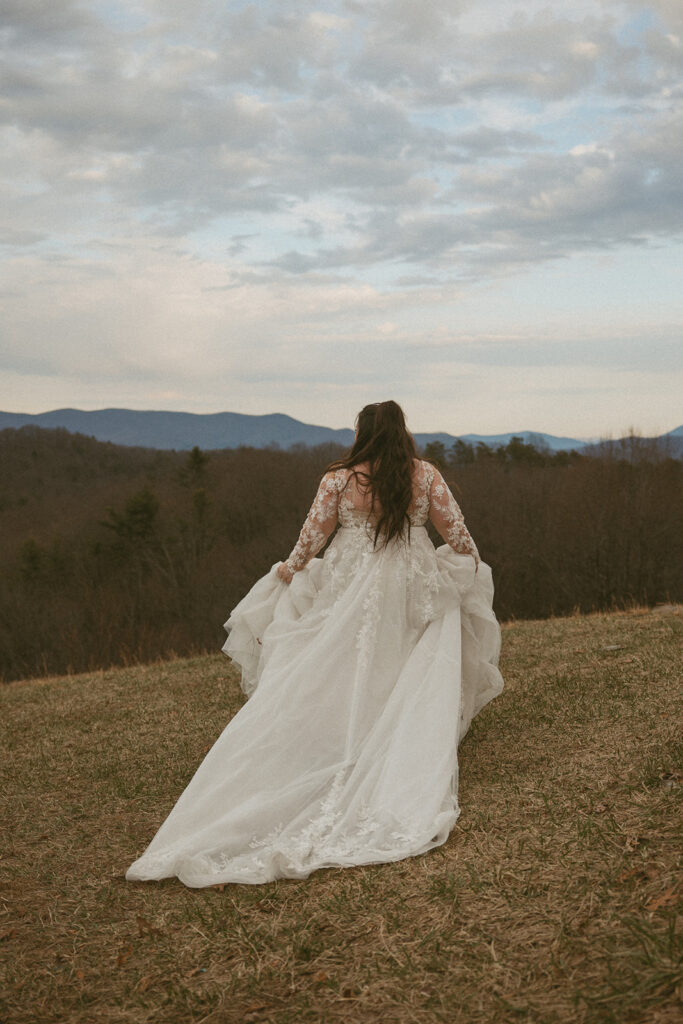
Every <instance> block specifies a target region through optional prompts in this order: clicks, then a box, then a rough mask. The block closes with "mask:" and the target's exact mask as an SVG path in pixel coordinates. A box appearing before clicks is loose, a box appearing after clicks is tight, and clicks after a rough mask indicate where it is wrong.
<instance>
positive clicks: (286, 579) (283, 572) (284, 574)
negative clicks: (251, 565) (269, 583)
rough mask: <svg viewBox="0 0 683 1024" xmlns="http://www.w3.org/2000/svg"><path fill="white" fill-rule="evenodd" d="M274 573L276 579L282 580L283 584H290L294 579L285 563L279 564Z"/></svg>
mask: <svg viewBox="0 0 683 1024" xmlns="http://www.w3.org/2000/svg"><path fill="white" fill-rule="evenodd" d="M275 572H276V574H277V578H278V579H279V580H282V582H283V583H291V582H292V580H293V579H294V573H293V572H292V570H291V569H290V568H289V566H288V565H287V563H286V562H280V564H279V565H278V567H277V569H276V570H275Z"/></svg>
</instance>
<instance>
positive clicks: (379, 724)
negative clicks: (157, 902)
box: [126, 527, 503, 886]
mask: <svg viewBox="0 0 683 1024" xmlns="http://www.w3.org/2000/svg"><path fill="white" fill-rule="evenodd" d="M278 564H279V563H278ZM276 569H277V565H276V566H273V568H272V569H271V571H270V572H269V573H268V574H267V575H266V576H264V577H263V578H262V579H261V580H259V581H258V582H257V583H256V584H255V586H254V587H253V588H252V589H251V591H250V592H249V593H248V594H247V596H246V597H245V598H244V599H243V600H242V601H241V602H240V604H239V605H238V606H237V607H236V608H235V609H234V611H233V612H232V614H231V616H230V618H229V619H228V621H227V623H226V629H227V630H228V631H229V635H228V639H227V641H226V644H225V646H224V648H223V650H224V652H225V653H226V654H227V655H229V656H230V657H231V658H232V659H233V661H234V662H235V663H236V664H237V665H239V666H240V668H241V672H242V687H243V689H244V692H245V693H246V694H247V696H248V697H249V700H248V701H247V702H246V703H245V705H244V706H243V708H242V709H241V710H240V711H239V712H238V714H237V715H236V716H235V717H234V718H233V719H232V721H231V722H229V724H228V725H227V726H226V728H225V729H224V731H223V732H222V734H221V736H220V737H219V738H218V740H217V741H216V743H215V744H214V746H213V747H212V749H211V750H210V751H209V753H208V755H207V756H206V758H205V759H204V761H203V762H202V764H201V765H200V767H199V769H198V771H197V773H196V774H195V776H194V777H193V779H192V780H191V782H190V783H189V785H188V787H187V789H186V790H185V792H184V793H183V794H182V796H181V797H180V799H179V801H178V803H177V804H176V806H175V807H174V808H173V810H172V811H171V813H170V815H169V817H168V818H167V819H166V821H165V822H164V824H163V825H162V827H161V828H160V830H159V832H158V833H157V835H156V836H155V837H154V839H153V841H152V843H151V844H150V846H149V847H148V848H147V850H146V851H145V853H144V854H143V855H142V857H140V858H139V859H138V860H137V861H135V863H134V864H133V865H131V867H130V868H129V870H128V872H127V875H126V877H127V878H128V879H131V880H133V879H137V880H151V879H160V878H165V877H169V876H172V875H176V876H177V877H178V878H180V880H181V881H183V882H184V883H185V884H186V885H189V886H206V885H215V884H217V883H222V882H242V883H262V882H267V881H270V880H273V879H275V878H279V877H296V878H304V877H306V876H307V875H309V874H310V873H311V872H312V871H314V870H316V869H318V868H323V867H329V866H349V865H353V864H366V863H373V862H383V861H392V860H398V859H401V858H403V857H408V856H414V855H416V854H420V853H424V852H426V851H427V850H429V849H431V848H433V847H435V846H438V845H440V844H441V843H443V842H445V840H446V839H447V837H448V834H449V832H450V831H451V829H452V827H453V825H454V824H455V821H456V820H457V818H458V816H459V814H460V808H459V805H458V799H457V794H458V757H457V750H458V744H459V742H460V741H461V740H462V738H463V736H464V735H465V734H466V732H467V730H468V728H469V726H470V723H471V721H472V719H473V717H474V716H475V715H476V714H478V713H479V711H481V709H482V708H483V707H484V706H485V705H486V704H487V703H488V702H489V701H490V700H491V699H492V698H493V697H495V696H496V695H497V694H499V693H500V692H501V690H502V688H503V680H502V678H501V675H500V672H499V671H498V667H497V665H498V657H499V652H500V628H499V626H498V623H497V621H496V618H495V616H494V614H493V611H492V599H493V582H492V578H491V570H490V568H489V567H488V566H487V565H486V564H485V563H483V562H482V563H481V564H480V566H479V570H478V572H477V573H476V575H475V572H474V560H473V559H472V558H471V557H470V556H469V555H459V554H456V553H455V552H454V551H453V550H452V549H451V548H449V547H448V546H446V545H444V546H443V547H440V548H438V549H437V550H435V549H434V547H433V545H432V543H431V541H430V540H429V538H428V536H427V533H426V530H424V528H422V527H417V528H414V529H413V530H411V540H410V544H403V543H401V542H398V541H396V542H392V543H391V544H390V545H388V546H387V547H386V548H383V549H379V550H373V548H372V545H371V544H369V543H368V535H367V531H366V530H364V529H360V528H358V529H353V528H346V529H340V530H339V531H338V533H337V535H336V536H335V538H334V540H333V541H332V543H331V545H330V546H329V548H328V550H327V552H326V554H325V557H324V558H322V559H314V560H313V561H312V562H310V563H309V564H308V566H307V567H306V568H305V569H303V570H302V571H301V572H299V573H297V575H296V576H295V578H294V580H293V581H292V583H291V584H290V585H289V586H288V585H286V584H284V583H282V582H281V581H280V580H279V579H278V577H277V575H276Z"/></svg>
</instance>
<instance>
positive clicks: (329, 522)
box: [285, 473, 339, 572]
mask: <svg viewBox="0 0 683 1024" xmlns="http://www.w3.org/2000/svg"><path fill="white" fill-rule="evenodd" d="M338 512H339V489H338V487H337V478H336V475H335V474H334V473H326V474H325V476H324V477H323V478H322V480H321V481H320V486H319V487H318V493H317V494H316V496H315V500H314V502H313V504H312V505H311V508H310V511H309V513H308V515H307V516H306V522H305V523H304V525H303V526H302V528H301V533H300V534H299V539H298V541H297V542H296V544H295V546H294V548H293V549H292V553H291V554H290V556H289V558H288V559H287V561H286V563H285V564H286V565H287V567H288V568H289V569H290V571H291V572H298V571H299V570H300V569H303V567H304V566H305V565H307V563H308V562H310V560H311V559H312V558H313V556H314V555H317V553H318V552H319V551H320V549H321V548H322V547H323V545H324V544H325V541H326V540H327V538H328V537H329V536H330V534H331V533H332V531H333V530H334V528H335V526H336V525H337V516H338Z"/></svg>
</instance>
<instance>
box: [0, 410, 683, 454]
mask: <svg viewBox="0 0 683 1024" xmlns="http://www.w3.org/2000/svg"><path fill="white" fill-rule="evenodd" d="M29 425H31V426H36V427H44V428H47V429H55V428H58V427H61V428H62V429H64V430H68V431H70V432H71V433H78V434H85V435H86V436H88V437H94V438H96V440H98V441H111V442H113V443H114V444H122V445H131V446H135V447H141V448H166V449H175V450H177V451H183V450H189V449H190V448H194V447H195V445H196V446H197V447H199V448H202V449H205V450H212V449H217V448H239V447H240V446H242V445H244V446H248V447H253V448H267V447H269V446H273V445H275V446H279V447H281V448H289V447H291V446H292V445H299V444H303V445H308V446H313V445H318V444H330V443H332V444H339V445H342V446H344V447H348V446H349V445H350V444H351V442H352V441H353V431H352V430H349V429H342V430H334V429H332V428H331V427H320V426H316V425H314V424H311V423H302V422H300V421H299V420H296V419H293V418H292V417H291V416H286V415H284V414H283V413H270V414H268V415H265V416H251V415H247V414H245V413H238V412H218V413H204V414H202V413H189V412H164V411H153V410H149V411H141V410H137V409H96V410H94V411H92V412H86V411H84V410H83V409H54V410H53V411H51V412H43V413H38V414H36V415H31V414H29V413H17V412H0V430H3V429H5V428H7V427H12V428H15V429H17V428H19V427H24V426H29ZM512 437H521V438H523V440H524V441H526V442H527V443H531V444H534V445H535V446H536V447H547V448H549V449H551V450H552V451H562V450H570V449H572V448H574V449H576V450H577V451H579V450H581V449H583V448H587V449H590V447H591V445H592V443H591V442H590V441H581V440H579V439H578V438H574V437H555V436H554V435H552V434H544V433H541V432H540V431H531V430H517V431H513V432H510V433H507V434H461V435H459V436H458V437H456V436H454V435H453V434H447V433H443V432H440V433H432V434H415V440H416V442H417V444H418V446H419V447H420V448H423V447H424V446H425V445H426V444H428V443H429V442H431V441H441V442H442V443H443V444H444V445H445V446H446V447H450V446H451V445H452V444H453V443H454V442H455V441H456V440H458V439H460V440H462V441H466V442H468V443H470V444H476V443H477V442H478V441H483V442H484V443H485V444H488V445H489V446H491V447H496V446H498V445H504V444H507V442H508V441H509V440H510V439H511V438H512ZM663 437H664V438H667V439H670V445H671V448H672V449H673V452H672V453H673V454H680V452H681V449H683V426H680V427H677V428H676V429H675V430H672V431H670V432H669V433H668V434H665V435H663Z"/></svg>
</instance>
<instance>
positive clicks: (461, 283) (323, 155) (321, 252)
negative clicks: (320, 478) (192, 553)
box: [0, 0, 683, 439]
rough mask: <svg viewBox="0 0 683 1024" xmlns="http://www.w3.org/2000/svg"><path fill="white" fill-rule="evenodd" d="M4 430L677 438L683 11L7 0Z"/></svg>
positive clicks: (671, 4) (1, 224)
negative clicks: (386, 413) (232, 426)
mask: <svg viewBox="0 0 683 1024" xmlns="http://www.w3.org/2000/svg"><path fill="white" fill-rule="evenodd" d="M0 47H1V49H2V57H1V61H0V66H1V69H2V70H1V71H0V82H1V86H0V131H1V133H2V135H1V138H0V249H1V253H0V257H1V266H0V409H2V410H4V411H13V412H28V413H38V412H43V411H47V410H49V409H55V408H61V407H64V406H71V407H77V408H82V409H98V408H104V407H111V406H116V407H126V408H134V409H169V410H184V411H188V412H219V411H226V410H229V411H234V412H243V413H259V414H261V413H270V412H284V413H288V414H289V415H291V416H294V417H296V418H297V419H300V420H304V421H306V422H309V423H318V424H322V425H325V426H331V427H343V426H350V425H352V423H353V419H354V417H355V414H356V412H357V411H358V409H359V408H361V406H363V405H364V404H365V403H366V402H374V401H381V400H384V399H387V398H393V399H395V400H397V401H399V402H400V403H401V404H402V406H403V408H404V409H405V412H406V414H407V417H408V423H409V426H410V427H411V428H412V429H413V430H417V431H436V430H439V431H447V432H449V433H452V434H464V433H480V434H493V433H502V432H507V431H518V430H533V431H540V432H545V433H548V434H555V435H562V436H570V437H575V438H581V439H583V438H598V437H618V436H621V435H623V434H624V433H626V432H627V431H629V430H635V431H637V432H639V433H642V434H645V435H655V434H661V433H665V432H666V431H669V430H671V429H673V428H675V427H677V426H679V425H680V424H681V423H682V422H683V402H681V395H682V394H683V359H682V352H683V345H681V333H682V332H681V326H682V323H683V280H682V278H683V259H681V256H682V254H683V174H681V166H683V4H682V3H681V2H680V0H648V2H641V0H573V2H572V3H571V4H567V3H566V2H565V0H557V2H548V0H545V2H537V0H524V2H518V0H419V2H416V0H339V2H327V0H321V2H319V3H316V2H303V0H302V2H299V0H260V2H256V0H220V2H218V0H191V2H190V0H60V2H59V3H55V2H54V0H0Z"/></svg>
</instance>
